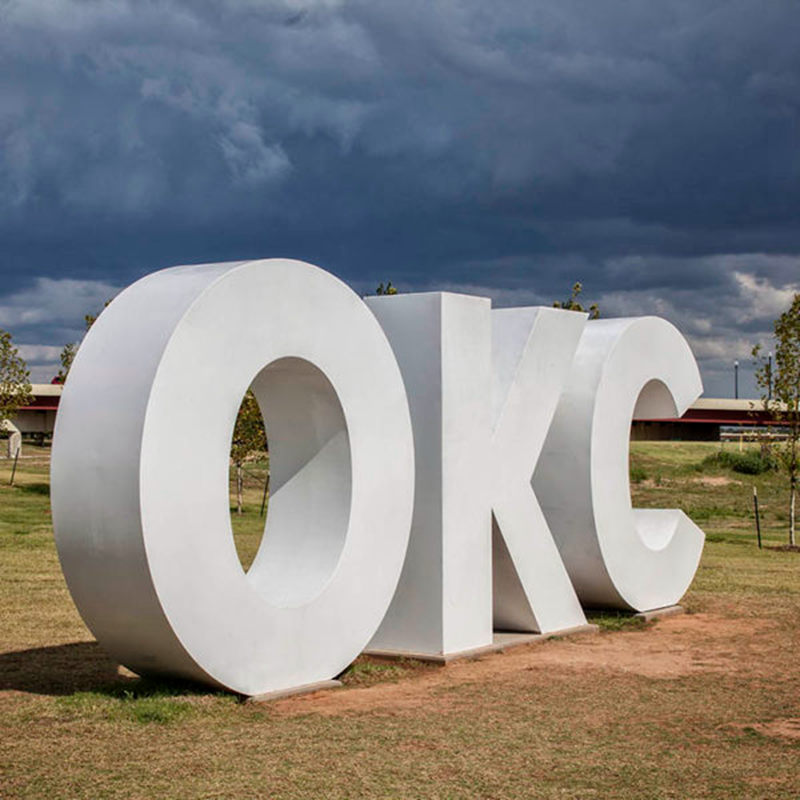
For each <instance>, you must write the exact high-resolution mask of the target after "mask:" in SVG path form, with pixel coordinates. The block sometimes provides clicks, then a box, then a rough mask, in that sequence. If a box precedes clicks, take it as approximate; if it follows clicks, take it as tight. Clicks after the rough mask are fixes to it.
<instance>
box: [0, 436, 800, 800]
mask: <svg viewBox="0 0 800 800" xmlns="http://www.w3.org/2000/svg"><path fill="white" fill-rule="evenodd" d="M726 447H729V448H737V447H738V445H736V444H729V445H726ZM718 448H719V445H715V444H705V443H703V444H687V443H669V442H665V443H635V444H634V445H633V446H632V457H631V464H632V467H633V468H634V471H635V474H636V477H637V479H638V481H639V482H638V483H636V484H634V485H633V488H632V493H633V499H634V505H637V506H651V507H681V508H683V509H684V510H685V511H686V512H687V513H689V514H690V515H691V516H692V518H693V519H694V520H695V521H696V522H697V523H698V524H699V525H700V526H701V527H702V528H703V529H704V530H705V531H706V532H707V534H708V536H707V544H706V549H705V552H704V556H703V560H702V563H701V566H700V569H699V571H698V575H697V578H696V580H695V583H694V585H693V586H692V588H691V590H690V592H689V593H688V595H687V597H686V598H685V605H686V607H687V608H688V610H689V612H690V613H689V614H687V615H684V616H681V617H673V618H666V619H663V620H660V621H657V622H655V623H650V624H646V625H645V624H638V623H632V622H631V621H630V619H629V618H628V617H624V616H616V615H606V616H603V617H602V618H600V620H599V621H600V622H601V623H602V627H603V630H602V631H601V633H600V634H599V635H596V636H578V637H572V638H563V639H556V640H553V641H549V642H547V643H545V644H540V645H534V646H530V647H524V648H520V649H518V650H515V651H511V652H509V653H506V654H502V655H494V656H489V657H486V658H483V659H481V660H479V661H475V662H470V663H460V664H454V665H451V666H448V667H446V668H437V667H430V666H424V665H421V664H418V663H414V662H406V663H388V662H380V661H376V660H370V659H366V658H363V657H362V658H360V659H359V660H358V661H357V662H356V663H355V664H354V665H353V666H352V667H351V668H350V670H348V672H347V673H346V674H345V676H344V678H343V680H344V682H345V687H344V688H343V689H339V690H336V691H332V692H326V693H320V694H318V695H313V696H308V697H301V698H292V699H288V700H284V701H281V702H278V703H273V704H269V705H251V704H244V703H241V702H239V701H238V700H237V699H236V698H234V697H231V696H229V695H225V694H221V693H214V692H210V691H207V690H205V689H204V688H202V687H199V688H198V687H193V686H186V685H178V684H169V683H164V682H153V681H148V680H141V679H138V678H136V677H135V676H132V675H131V674H130V673H127V672H126V671H124V670H121V669H120V668H118V666H117V665H116V664H114V663H113V662H112V661H111V660H110V659H109V658H108V657H107V656H105V655H104V653H103V652H102V650H101V649H100V648H99V647H98V646H97V644H96V643H95V642H94V641H93V639H92V637H91V635H90V634H89V633H88V631H87V630H86V628H85V627H84V625H83V623H82V622H81V620H80V617H79V616H78V614H77V611H76V610H75V608H74V606H73V605H72V602H71V600H70V598H69V595H68V592H67V590H66V586H65V584H64V581H63V578H62V576H61V572H60V569H59V566H58V558H57V556H56V552H55V547H54V544H53V540H52V531H51V527H50V513H49V498H48V478H47V470H48V457H49V453H48V451H47V450H46V449H37V448H31V447H29V448H26V457H25V458H24V459H23V460H21V462H20V466H19V469H18V473H17V480H16V485H15V486H13V487H10V486H8V478H9V474H10V464H9V463H8V462H7V461H5V460H0V798H2V800H7V798H17V797H31V798H39V797H46V798H191V797H198V798H201V797H202V798H217V797H219V798H241V797H244V798H248V797H270V798H320V797H325V798H328V797H330V798H356V797H392V798H416V797H429V798H460V797H487V798H488V797H491V798H519V797H542V798H680V799H681V800H682V799H683V798H726V799H727V798H770V799H771V798H798V797H800V688H798V687H799V686H800V683H799V679H800V554H798V553H791V552H780V551H776V550H771V549H764V550H761V551H759V550H758V549H757V547H756V545H755V530H754V523H753V518H752V488H753V485H754V484H755V485H756V486H757V487H758V492H759V499H760V501H761V506H762V511H763V520H762V523H763V525H762V529H763V534H764V538H765V543H766V544H767V545H778V544H783V543H785V541H786V538H787V537H786V524H787V523H786V518H787V514H786V492H785V490H784V487H783V485H782V483H781V479H780V478H779V477H777V476H776V475H774V474H772V473H768V474H764V475H759V476H748V475H740V474H738V473H734V472H731V471H729V470H727V469H722V468H719V467H714V466H708V465H706V466H702V461H703V459H704V458H705V457H706V456H707V455H709V454H711V453H713V452H714V451H715V450H717V449H718ZM265 466H266V465H263V464H262V465H258V464H255V465H251V466H250V467H248V469H249V470H250V472H251V475H250V476H248V479H247V483H246V492H245V506H246V507H245V514H244V515H242V517H235V518H234V521H233V522H234V531H235V535H236V541H237V548H238V550H239V553H240V557H241V559H242V561H243V563H245V564H248V563H249V561H250V560H251V559H252V557H253V555H254V554H255V550H256V548H257V546H258V541H259V537H260V531H261V528H262V523H263V520H262V519H260V518H259V506H260V503H261V492H262V489H263V475H264V472H265Z"/></svg>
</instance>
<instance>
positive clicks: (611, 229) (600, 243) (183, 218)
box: [0, 0, 800, 375]
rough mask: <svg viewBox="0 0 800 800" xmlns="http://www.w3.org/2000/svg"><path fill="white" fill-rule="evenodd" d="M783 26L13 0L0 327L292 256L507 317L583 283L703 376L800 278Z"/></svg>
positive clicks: (675, 16) (789, 8)
mask: <svg viewBox="0 0 800 800" xmlns="http://www.w3.org/2000/svg"><path fill="white" fill-rule="evenodd" d="M798 26H800V5H798V4H797V3H796V1H795V0H772V1H771V2H770V3H769V4H767V5H764V4H757V3H753V2H751V0H692V1H691V2H690V1H689V0H661V1H660V2H658V3H630V2H629V1H628V0H595V2H591V3H587V2H585V0H563V1H562V2H559V3H554V2H551V0H529V1H528V2H522V0H499V1H498V2H495V3H492V4H486V3H485V2H478V0H460V2H450V0H436V2H430V1H429V0H424V1H423V0H408V2H405V3H386V2H375V1H374V0H273V1H271V2H261V0H221V1H220V2H210V0H191V2H190V0H159V2H152V3H134V2H130V0H94V2H91V3H88V2H83V1H82V0H4V2H0V236H2V241H3V243H4V247H3V250H2V252H0V272H1V273H2V276H3V279H4V283H3V284H2V289H0V292H2V293H4V296H0V325H5V326H6V327H11V328H13V329H14V333H15V337H16V338H19V337H20V336H22V337H25V338H26V341H27V343H30V344H33V343H40V344H43V345H47V346H55V344H56V342H57V341H60V339H63V338H64V336H65V335H67V334H69V333H70V331H72V332H74V333H75V334H77V333H79V329H80V319H81V318H82V315H83V313H85V311H84V310H83V309H80V310H79V311H78V310H77V306H78V305H81V304H82V302H83V301H82V300H81V298H80V291H79V289H78V288H77V285H78V284H80V285H84V284H85V286H95V287H102V286H108V287H109V288H112V287H116V286H122V285H125V284H127V283H129V282H131V281H132V280H134V279H135V278H137V277H139V276H141V275H142V274H144V273H145V272H148V271H151V270H153V269H156V268H159V267H162V266H168V265H170V264H174V263H187V262H202V261H212V260H233V259H238V258H242V257H250V256H270V255H290V256H294V257H299V258H304V259H306V260H310V261H313V262H316V263H319V264H320V265H321V266H323V267H325V268H328V269H330V270H332V271H333V272H335V273H336V274H338V275H340V276H341V277H343V278H345V279H346V280H348V281H349V282H351V283H353V284H355V285H356V286H357V287H360V286H364V287H368V288H374V286H375V285H377V283H378V282H379V281H386V280H388V279H391V280H392V281H393V282H394V283H395V284H396V285H400V286H401V287H403V288H406V289H415V288H443V287H459V286H462V287H468V288H470V287H471V288H474V289H475V290H476V291H478V290H479V291H481V292H482V293H485V294H489V295H491V296H493V297H494V298H495V299H496V300H497V302H499V303H502V304H515V303H520V302H526V303H527V302H545V303H549V302H551V301H552V300H553V299H555V298H560V297H563V296H564V295H565V293H566V292H568V290H569V287H570V285H571V284H572V282H573V281H575V280H582V281H583V283H584V286H585V292H586V294H587V296H588V297H590V299H599V300H600V302H601V308H603V309H605V311H606V313H609V314H610V313H638V310H641V311H643V310H647V311H648V313H663V314H664V315H667V316H668V317H669V318H670V319H673V320H674V321H676V323H677V324H679V325H680V326H681V327H682V329H683V330H685V331H686V332H687V334H688V335H690V336H691V337H693V341H694V342H696V343H697V346H698V347H699V348H700V349H701V352H703V353H704V354H705V355H703V359H704V369H707V370H711V371H710V372H709V373H708V374H709V375H711V374H712V372H713V370H719V369H722V367H721V366H719V365H721V364H722V363H723V362H724V361H725V360H726V359H729V358H730V356H731V354H733V353H739V352H741V351H742V349H743V348H744V347H745V342H748V341H750V339H751V338H755V337H758V336H763V335H765V334H767V333H768V331H769V324H768V323H769V320H770V318H771V317H772V316H774V315H775V313H777V310H778V309H779V306H780V304H781V303H783V302H785V300H786V298H787V297H788V296H789V294H790V293H791V292H792V291H794V288H793V287H795V286H796V285H797V281H798V274H799V273H798V268H799V266H800V261H799V260H798V255H799V254H800V228H798V226H797V224H796V221H797V219H798V218H800V158H798V155H797V154H798V150H797V127H798V124H799V123H800V100H798V97H800V95H798V91H797V90H798V87H800V49H798V48H797V44H796V36H795V33H794V32H795V31H796V30H797V29H798ZM44 281H56V282H57V281H76V282H77V284H76V285H75V286H72V285H67V284H66V283H65V284H63V285H61V290H62V291H63V292H65V293H66V295H68V296H69V297H71V298H73V300H74V305H73V306H72V307H71V309H69V310H67V311H65V312H64V313H65V314H67V313H68V314H73V315H74V318H75V319H76V320H77V322H69V323H68V322H67V321H66V320H60V318H59V314H61V312H60V311H58V309H56V307H55V305H54V304H53V303H50V302H49V301H48V303H46V304H45V305H41V303H42V298H44V296H45V295H46V294H47V292H48V291H50V290H49V289H48V288H47V287H48V284H46V283H43V282H44ZM53 291H54V292H55V290H53ZM97 291H98V292H100V293H102V291H101V289H99V288H98V290H97ZM103 291H104V289H103ZM30 292H33V295H29V294H26V293H30ZM787 293H788V294H787ZM34 295H35V296H34ZM9 297H11V300H9ZM19 297H22V298H23V299H22V300H19ZM26 298H27V299H26ZM103 299H105V298H103ZM70 302H73V301H70ZM43 309H44V310H43ZM3 320H5V321H3ZM53 320H56V321H55V322H54V321H53ZM70 335H71V334H70ZM29 337H33V338H29ZM715 342H716V344H714V343H715ZM726 343H727V344H726ZM715 364H716V365H718V366H714V365H715ZM720 374H722V373H720Z"/></svg>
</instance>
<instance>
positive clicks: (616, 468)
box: [534, 317, 705, 611]
mask: <svg viewBox="0 0 800 800" xmlns="http://www.w3.org/2000/svg"><path fill="white" fill-rule="evenodd" d="M702 389H703V386H702V383H701V381H700V373H699V371H698V369H697V364H696V363H695V360H694V356H693V355H692V352H691V350H690V349H689V346H688V345H687V344H686V340H685V339H684V338H683V337H682V336H681V335H680V333H678V331H677V330H676V329H675V328H674V327H673V326H672V325H670V324H669V323H668V322H666V321H664V320H662V319H658V318H656V317H640V318H638V319H611V320H598V321H595V322H590V323H588V324H587V326H586V330H585V332H584V334H583V337H582V338H581V342H580V344H579V345H578V351H577V353H576V354H575V359H574V360H573V362H572V370H571V373H570V377H569V380H568V383H567V386H566V388H565V390H564V393H563V395H562V397H561V402H560V404H559V407H558V410H557V412H556V415H555V418H554V420H553V424H552V426H551V428H550V433H549V434H548V437H547V442H546V444H545V449H544V452H543V454H542V457H541V459H540V460H539V464H538V467H537V470H536V474H535V476H534V487H535V489H536V491H537V493H538V495H539V497H540V498H542V505H543V507H544V511H545V515H546V516H547V519H548V522H549V523H550V527H551V529H552V531H553V534H554V535H555V538H556V541H557V542H558V546H559V549H560V550H561V557H562V558H563V559H564V564H565V565H566V567H567V571H568V572H569V575H570V578H572V582H573V584H574V586H575V590H576V591H577V592H578V596H579V597H580V599H581V602H582V603H583V604H584V605H585V606H588V607H595V608H604V607H611V608H623V609H631V610H634V611H649V610H653V609H658V608H664V607H665V606H670V605H674V604H675V603H677V602H678V600H680V598H681V596H682V595H683V593H684V592H685V591H686V589H687V588H688V587H689V584H690V583H691V581H692V578H693V577H694V573H695V571H696V570H697V564H698V562H699V561H700V555H701V552H702V549H703V541H704V538H705V536H704V534H703V532H702V531H701V530H700V529H699V528H698V527H697V526H696V525H695V524H694V523H693V522H692V521H691V520H690V519H689V518H688V517H687V516H686V515H685V514H684V513H683V512H682V511H678V510H661V509H658V510H657V509H639V510H634V509H632V508H631V494H630V485H629V482H628V481H629V478H628V446H629V437H630V427H631V419H636V418H637V417H641V418H645V419H647V418H650V419H652V418H654V417H676V416H680V415H681V414H683V412H684V411H685V410H686V409H687V408H688V407H689V406H690V405H691V404H692V403H693V402H694V401H695V400H696V399H697V397H698V396H699V395H700V393H701V391H702Z"/></svg>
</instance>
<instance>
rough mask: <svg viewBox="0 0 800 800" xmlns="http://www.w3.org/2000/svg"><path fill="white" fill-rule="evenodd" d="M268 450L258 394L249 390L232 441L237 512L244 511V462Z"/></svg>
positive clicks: (240, 407) (237, 418)
mask: <svg viewBox="0 0 800 800" xmlns="http://www.w3.org/2000/svg"><path fill="white" fill-rule="evenodd" d="M266 450H267V434H266V431H265V430H264V420H263V418H262V417H261V409H260V408H259V407H258V401H257V400H256V396H255V395H254V394H253V393H252V392H251V391H249V390H248V392H247V394H245V396H244V400H242V404H241V406H239V413H238V415H237V416H236V425H235V426H234V429H233V441H232V442H231V463H232V464H233V466H234V467H235V468H236V513H237V514H241V513H242V489H243V484H244V464H245V462H247V461H249V460H251V459H252V458H254V457H258V456H261V455H263V454H265V453H266Z"/></svg>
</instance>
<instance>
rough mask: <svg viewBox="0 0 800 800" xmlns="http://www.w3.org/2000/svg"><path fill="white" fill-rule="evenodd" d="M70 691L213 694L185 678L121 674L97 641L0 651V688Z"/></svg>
mask: <svg viewBox="0 0 800 800" xmlns="http://www.w3.org/2000/svg"><path fill="white" fill-rule="evenodd" d="M9 689H12V690H16V691H20V692H30V693H31V694H47V695H71V694H75V693H76V692H95V693H97V694H103V695H107V696H108V697H116V698H126V699H130V698H138V697H156V696H159V697H164V696H177V695H187V694H214V693H215V692H214V690H213V689H209V688H208V687H204V686H200V685H198V684H195V683H190V682H188V681H177V680H171V679H167V678H164V679H159V678H137V677H128V676H124V675H120V674H119V673H118V672H117V664H116V663H115V662H114V661H112V660H111V658H109V657H108V655H107V654H106V653H105V651H104V650H103V649H102V648H101V647H100V645H98V644H97V643H96V642H75V643H74V644H62V645H57V646H53V647H37V648H34V649H32V650H19V651H16V652H12V653H0V691H2V690H9Z"/></svg>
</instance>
